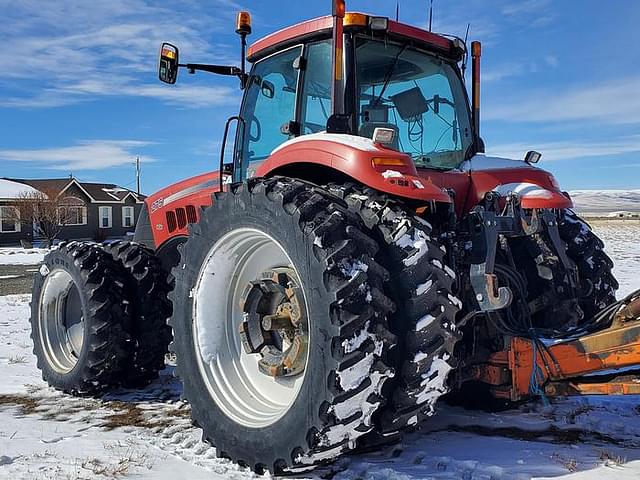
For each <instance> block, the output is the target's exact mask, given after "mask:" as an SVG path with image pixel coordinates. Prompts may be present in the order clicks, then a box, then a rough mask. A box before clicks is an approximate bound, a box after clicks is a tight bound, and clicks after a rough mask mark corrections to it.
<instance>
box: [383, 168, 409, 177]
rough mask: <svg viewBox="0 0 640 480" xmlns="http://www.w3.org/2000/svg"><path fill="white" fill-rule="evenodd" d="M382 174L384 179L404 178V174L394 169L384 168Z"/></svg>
mask: <svg viewBox="0 0 640 480" xmlns="http://www.w3.org/2000/svg"><path fill="white" fill-rule="evenodd" d="M382 176H383V177H384V178H385V179H389V178H404V175H403V174H402V173H400V172H398V171H396V170H385V171H384V172H382Z"/></svg>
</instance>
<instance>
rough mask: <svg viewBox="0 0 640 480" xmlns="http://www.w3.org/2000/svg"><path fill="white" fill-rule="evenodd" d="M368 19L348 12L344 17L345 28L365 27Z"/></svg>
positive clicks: (361, 14)
mask: <svg viewBox="0 0 640 480" xmlns="http://www.w3.org/2000/svg"><path fill="white" fill-rule="evenodd" d="M367 22H368V17H367V16H366V15H365V14H364V13H353V12H349V13H347V14H345V16H344V25H345V27H366V26H367Z"/></svg>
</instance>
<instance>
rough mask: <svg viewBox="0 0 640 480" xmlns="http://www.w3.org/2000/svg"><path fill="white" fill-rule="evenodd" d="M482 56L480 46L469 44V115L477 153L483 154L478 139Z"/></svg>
mask: <svg viewBox="0 0 640 480" xmlns="http://www.w3.org/2000/svg"><path fill="white" fill-rule="evenodd" d="M481 56H482V44H481V43H480V42H471V60H472V65H471V77H472V82H471V113H472V116H473V130H474V132H475V134H476V141H477V143H478V151H479V152H484V145H483V142H482V140H481V138H480V57H481Z"/></svg>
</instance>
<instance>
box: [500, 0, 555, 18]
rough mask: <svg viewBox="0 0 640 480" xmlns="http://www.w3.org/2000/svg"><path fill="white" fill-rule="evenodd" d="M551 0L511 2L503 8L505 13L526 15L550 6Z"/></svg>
mask: <svg viewBox="0 0 640 480" xmlns="http://www.w3.org/2000/svg"><path fill="white" fill-rule="evenodd" d="M549 4H550V0H525V1H520V2H517V3H516V2H513V1H511V2H509V3H508V4H507V5H505V6H504V7H503V8H502V13H503V14H504V15H526V14H530V13H538V12H540V10H543V9H545V8H546V7H547V6H549Z"/></svg>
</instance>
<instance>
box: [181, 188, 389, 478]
mask: <svg viewBox="0 0 640 480" xmlns="http://www.w3.org/2000/svg"><path fill="white" fill-rule="evenodd" d="M377 249H378V247H377V244H376V242H374V241H373V240H372V239H371V238H369V237H367V236H366V235H365V234H364V233H363V232H362V228H361V225H360V221H359V219H358V218H357V216H355V215H353V214H350V212H349V211H348V209H347V206H346V205H345V204H344V203H343V202H341V201H339V200H338V199H336V198H335V197H333V196H332V195H329V194H328V193H326V191H324V190H323V189H321V188H318V187H315V186H312V185H310V184H306V183H303V182H300V181H296V180H291V179H287V178H279V177H276V178H270V179H251V180H249V181H248V182H247V183H245V184H235V185H232V186H230V188H229V191H228V192H227V193H216V194H215V195H214V198H213V205H212V206H211V207H210V208H207V209H205V210H203V212H202V215H201V220H200V222H199V223H198V224H196V225H192V226H191V227H190V235H189V239H188V241H187V242H186V243H185V244H184V245H183V246H182V247H181V248H180V251H181V254H182V258H181V261H180V263H179V264H178V266H177V267H176V268H175V269H174V270H173V274H174V276H175V278H176V288H175V290H174V292H173V293H172V294H171V298H172V300H173V304H174V313H173V316H172V318H171V320H170V324H171V326H172V327H173V329H174V343H173V349H174V350H175V353H176V354H177V373H178V375H179V376H180V377H181V379H182V382H183V385H184V396H185V398H186V399H187V400H188V401H189V402H190V403H191V407H192V417H193V420H194V422H195V423H196V424H197V425H198V426H199V427H201V428H202V429H203V438H204V439H206V440H207V441H210V442H211V443H213V444H214V445H215V446H216V450H217V452H218V455H220V456H225V457H229V458H231V459H232V460H234V461H236V462H238V463H241V464H245V465H248V466H249V467H251V468H252V469H254V470H255V471H257V472H261V471H264V470H270V471H272V472H276V473H279V472H283V471H291V470H296V469H299V468H309V467H311V466H313V465H316V464H318V463H320V462H324V461H330V460H333V459H334V458H336V457H337V456H338V455H340V454H341V453H343V452H346V451H348V450H350V449H352V448H354V447H355V444H356V441H357V439H358V438H359V437H361V436H363V435H365V434H367V433H368V432H370V431H372V429H373V420H372V416H373V414H374V413H375V412H376V411H377V410H378V409H379V408H380V406H381V405H382V404H383V402H384V400H383V397H382V396H381V391H382V388H383V386H384V384H385V383H386V382H387V380H388V379H389V378H391V377H392V376H393V370H392V369H391V368H390V367H388V366H387V365H386V364H385V357H386V354H387V351H388V350H389V348H390V347H391V345H392V344H393V341H394V340H395V339H394V337H393V336H392V335H391V334H390V333H389V332H388V331H387V330H386V315H387V313H388V312H390V311H391V310H392V309H393V303H392V302H391V301H390V300H389V299H388V298H387V297H386V296H385V295H384V294H383V293H382V284H383V281H384V278H385V276H386V275H387V272H386V271H385V270H384V269H383V268H381V267H380V266H379V265H378V264H377V263H376V262H375V261H374V260H373V259H372V255H373V254H375V252H376V251H377ZM284 263H286V264H287V265H284ZM284 267H287V268H290V269H292V270H295V277H296V278H297V280H298V281H299V287H300V288H299V289H298V291H299V292H301V293H299V295H300V296H301V298H303V300H304V302H303V303H304V305H305V308H304V309H302V310H304V311H305V312H307V313H306V318H307V323H306V324H305V325H306V327H305V328H306V329H307V330H308V333H307V338H308V339H309V342H308V350H307V352H308V353H307V354H306V360H305V367H304V370H303V373H301V374H299V375H297V376H292V377H289V379H287V378H279V377H273V378H272V377H269V376H263V377H260V376H259V375H256V374H255V372H256V370H257V368H256V364H257V363H258V362H257V359H258V358H260V357H259V354H258V353H250V354H249V353H247V352H246V351H245V350H244V348H243V345H242V344H240V343H239V342H240V340H239V335H238V334H237V329H238V327H239V326H240V324H242V323H243V322H246V321H250V320H251V318H252V315H254V314H253V313H248V314H243V310H242V309H241V308H240V307H239V305H238V303H240V302H238V298H243V296H241V295H239V294H238V293H237V292H239V291H240V290H242V288H241V287H242V284H243V283H246V282H245V279H246V278H248V279H252V278H255V277H256V276H258V277H260V272H261V271H265V270H272V269H276V268H284ZM262 278H265V277H262ZM245 290H246V289H245ZM245 298H247V297H245ZM261 308H266V305H264V304H263V306H262V307H261ZM244 311H246V310H244ZM263 325H264V324H263ZM263 384H264V385H266V387H263Z"/></svg>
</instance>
